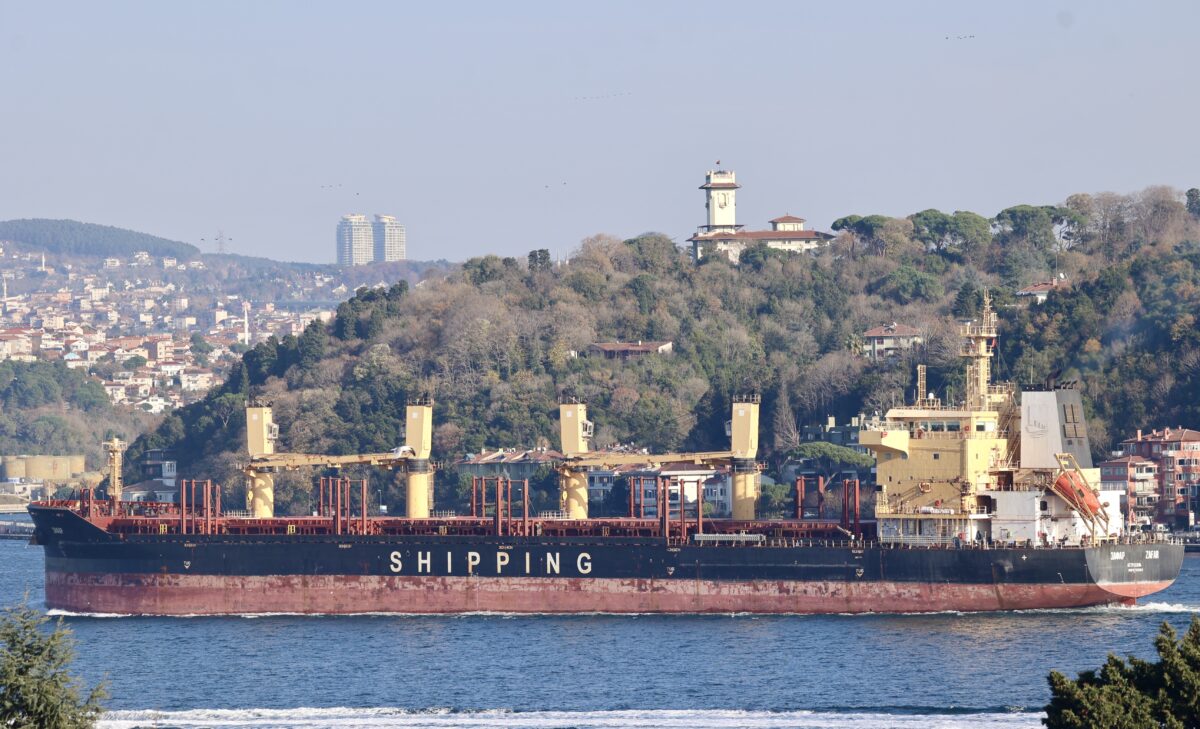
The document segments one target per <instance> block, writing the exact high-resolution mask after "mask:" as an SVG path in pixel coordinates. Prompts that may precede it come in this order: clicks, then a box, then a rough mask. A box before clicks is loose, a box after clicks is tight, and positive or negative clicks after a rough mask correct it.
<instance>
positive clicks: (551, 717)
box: [99, 708, 1041, 729]
mask: <svg viewBox="0 0 1200 729" xmlns="http://www.w3.org/2000/svg"><path fill="white" fill-rule="evenodd" d="M1039 726H1041V714H1034V713H1029V712H1012V713H1001V712H983V713H975V714H908V713H903V714H893V713H881V712H861V713H855V712H846V713H841V712H836V713H835V712H810V711H786V712H768V711H727V710H680V711H676V710H630V711H528V712H513V711H507V710H499V709H498V710H488V711H461V712H460V711H451V710H449V709H430V710H427V711H406V710H404V709H352V708H329V709H315V708H298V709H193V710H190V711H113V712H109V713H107V714H105V715H104V717H103V718H102V719H101V720H100V723H99V727H101V728H102V729H146V728H148V727H172V728H176V727H177V728H178V729H209V728H210V727H213V728H215V727H221V728H222V729H243V728H244V729H305V728H307V727H339V728H340V729H393V728H395V729H450V728H451V727H453V728H454V729H460V728H461V729H496V728H498V727H521V728H523V729H617V728H620V729H735V728H741V727H744V728H745V729H877V728H879V727H895V729H918V728H921V729H925V728H929V729H960V728H962V729H966V728H967V727H970V729H1033V727H1039Z"/></svg>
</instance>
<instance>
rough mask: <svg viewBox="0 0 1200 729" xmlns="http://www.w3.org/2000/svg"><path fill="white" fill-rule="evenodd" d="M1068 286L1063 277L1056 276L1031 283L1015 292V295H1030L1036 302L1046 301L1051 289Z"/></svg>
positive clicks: (1061, 288)
mask: <svg viewBox="0 0 1200 729" xmlns="http://www.w3.org/2000/svg"><path fill="white" fill-rule="evenodd" d="M1067 288H1070V284H1068V283H1067V281H1066V280H1065V279H1060V278H1056V279H1053V280H1051V281H1042V282H1041V283H1035V284H1031V285H1029V286H1026V287H1025V288H1023V289H1021V290H1020V291H1018V292H1017V296H1021V297H1031V298H1033V300H1034V303H1036V304H1043V303H1045V302H1046V297H1048V296H1049V295H1050V292H1051V291H1056V290H1063V289H1067Z"/></svg>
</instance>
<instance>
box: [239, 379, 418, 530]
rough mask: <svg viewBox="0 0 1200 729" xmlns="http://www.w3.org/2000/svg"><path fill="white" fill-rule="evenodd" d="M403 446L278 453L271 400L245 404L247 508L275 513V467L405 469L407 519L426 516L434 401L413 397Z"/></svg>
mask: <svg viewBox="0 0 1200 729" xmlns="http://www.w3.org/2000/svg"><path fill="white" fill-rule="evenodd" d="M406 423H407V426H406V428H405V431H406V432H405V445H404V446H402V447H400V448H397V449H396V450H394V451H389V452H387V453H355V454H350V455H342V456H326V455H314V454H309V453H276V452H275V441H276V439H278V438H279V426H278V425H276V424H275V422H274V416H273V414H272V411H271V406H270V404H269V403H257V404H255V403H252V404H250V405H248V406H247V407H246V450H247V451H248V452H249V456H250V460H249V462H248V463H247V464H246V465H245V466H244V467H243V469H242V470H243V472H244V473H245V474H246V509H247V510H248V511H249V512H250V515H251V516H253V517H254V518H256V519H270V518H272V517H273V516H274V515H275V480H274V477H273V476H272V475H271V474H273V473H275V472H276V471H290V470H295V469H298V468H340V467H342V466H358V465H363V466H380V467H383V468H388V469H394V468H406V469H407V471H408V494H407V506H408V517H409V518H411V519H428V518H429V514H430V507H431V504H432V501H433V498H432V491H431V488H432V475H433V472H432V468H431V467H430V463H429V453H430V445H431V441H432V430H433V428H432V424H433V402H432V401H431V400H429V399H425V398H422V399H417V400H416V401H414V402H413V403H412V404H410V405H408V407H407V412H406Z"/></svg>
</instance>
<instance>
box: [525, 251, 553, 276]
mask: <svg viewBox="0 0 1200 729" xmlns="http://www.w3.org/2000/svg"><path fill="white" fill-rule="evenodd" d="M549 270H550V251H548V250H546V249H545V248H538V249H537V250H534V251H530V252H529V272H530V273H536V272H538V271H549Z"/></svg>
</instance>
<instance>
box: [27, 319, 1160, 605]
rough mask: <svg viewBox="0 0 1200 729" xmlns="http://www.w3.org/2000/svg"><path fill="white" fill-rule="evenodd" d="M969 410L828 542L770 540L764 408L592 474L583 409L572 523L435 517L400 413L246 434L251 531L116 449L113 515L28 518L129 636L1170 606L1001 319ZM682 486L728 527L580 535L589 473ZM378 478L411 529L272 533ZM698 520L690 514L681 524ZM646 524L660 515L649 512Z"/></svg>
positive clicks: (945, 424)
mask: <svg viewBox="0 0 1200 729" xmlns="http://www.w3.org/2000/svg"><path fill="white" fill-rule="evenodd" d="M962 336H963V350H962V356H963V357H964V359H965V360H966V375H967V377H966V382H967V387H966V393H965V397H964V399H963V400H962V401H961V402H955V403H942V402H941V401H940V400H939V399H938V398H936V397H934V396H933V395H932V394H930V393H928V392H926V386H925V371H924V367H918V388H917V396H916V398H915V399H914V402H913V403H912V404H911V405H906V406H904V407H898V408H893V409H892V410H889V411H888V412H887V413H886V414H885V416H884V417H883V418H878V419H875V420H873V421H871V422H870V423H869V424H868V426H867V428H866V429H865V430H863V431H862V432H861V433H860V443H861V445H862V446H864V447H865V448H867V449H869V450H870V451H871V452H873V453H874V454H875V455H876V459H877V467H876V481H877V484H876V486H875V487H874V488H876V489H877V491H876V493H875V510H874V515H873V518H863V515H862V514H861V513H860V496H861V491H860V489H861V487H860V484H859V483H858V481H856V480H843V481H842V483H841V484H840V491H841V498H840V502H841V509H840V511H841V514H840V516H839V518H830V519H826V518H823V517H824V515H823V514H821V513H818V515H817V516H816V517H813V516H811V514H810V513H809V512H807V511H806V510H805V509H804V503H805V496H806V492H808V490H809V487H812V488H813V489H814V491H815V492H817V493H818V494H821V495H824V494H825V493H826V491H827V489H826V484H825V483H824V482H823V480H821V479H816V482H815V483H811V482H808V481H806V480H805V479H804V478H798V479H797V480H796V483H795V513H794V514H793V515H792V518H787V519H760V518H759V517H758V515H757V514H756V507H757V503H758V500H759V499H758V497H759V468H758V465H757V463H756V461H755V457H756V455H757V450H758V413H759V401H758V398H757V397H755V396H747V397H741V398H736V399H735V401H734V403H733V406H732V413H731V419H730V421H729V422H728V423H727V431H728V435H729V437H730V448H729V449H728V450H726V451H715V452H704V453H670V454H645V453H627V452H605V451H594V450H592V449H591V448H590V441H591V424H590V423H589V422H588V421H587V407H586V405H585V404H583V403H578V402H568V403H564V404H562V405H561V406H560V410H559V415H560V437H561V440H562V451H563V457H562V460H561V462H560V463H559V465H558V468H559V473H560V506H561V510H560V511H559V512H555V513H550V514H547V513H542V514H533V513H531V511H530V502H529V484H528V482H525V481H513V480H510V479H507V478H477V479H475V483H474V485H473V488H472V498H471V513H470V514H468V515H462V516H459V515H445V514H438V513H436V512H434V511H433V510H432V508H431V506H432V489H431V484H432V479H431V477H432V469H431V467H430V461H429V456H430V434H431V427H432V402H430V401H428V400H418V401H415V402H411V403H409V404H408V406H407V412H406V417H407V428H406V434H405V445H404V446H401V447H399V448H397V449H396V450H394V451H391V452H387V453H375V454H357V455H341V456H322V455H312V454H298V453H277V452H276V451H275V441H276V439H277V437H278V428H277V426H276V425H275V424H274V422H273V415H272V411H271V408H270V405H269V404H267V403H262V402H257V403H251V404H250V406H249V407H248V408H247V411H246V418H247V450H248V457H247V460H246V462H245V464H244V471H245V474H246V490H247V507H248V508H247V510H246V512H245V513H232V512H227V511H225V510H223V508H222V504H221V496H222V489H220V488H219V487H217V486H215V485H214V484H212V483H211V482H207V481H205V482H200V481H195V480H192V481H184V482H182V484H181V486H180V489H179V501H178V503H146V502H128V501H123V500H122V499H121V489H122V486H121V482H120V473H121V465H122V464H121V458H122V453H123V446H124V444H122V443H120V442H119V441H115V440H114V441H113V442H111V443H109V444H107V445H108V452H109V470H110V484H109V489H108V494H107V495H106V497H105V498H96V497H95V495H94V493H92V492H85V493H81V494H79V495H78V498H75V499H71V500H65V501H49V502H40V503H36V504H32V505H31V506H30V507H29V511H30V514H31V515H32V517H33V521H34V523H35V534H34V538H33V540H34V542H35V543H37V544H40V545H42V546H43V548H44V550H45V568H46V604H47V606H48V607H50V608H55V609H60V610H66V611H72V612H81V613H111V614H130V615H222V614H247V613H298V614H354V613H406V614H408V613H461V612H475V611H483V612H505V613H591V612H600V613H870V612H939V611H963V612H968V611H991V610H1024V609H1035V608H1072V607H1085V606H1093V605H1105V604H1132V603H1134V602H1135V601H1136V600H1137V599H1138V598H1141V597H1144V596H1146V595H1150V594H1153V593H1155V592H1157V591H1160V590H1163V589H1165V588H1166V587H1168V586H1170V585H1171V583H1172V582H1173V581H1174V580H1175V579H1176V577H1177V576H1178V575H1179V571H1180V568H1181V565H1182V560H1183V554H1184V547H1183V545H1182V544H1181V543H1180V542H1178V541H1177V540H1173V539H1171V538H1169V537H1165V536H1161V535H1145V534H1142V533H1140V532H1131V531H1127V530H1126V528H1125V523H1124V519H1123V518H1122V517H1121V511H1120V505H1119V503H1118V502H1117V500H1116V496H1115V495H1113V496H1112V497H1109V495H1108V494H1106V493H1105V492H1102V491H1098V490H1096V489H1095V488H1093V486H1092V484H1094V483H1098V482H1099V478H1098V474H1097V473H1096V469H1094V468H1091V461H1090V449H1089V445H1088V440H1087V432H1086V425H1085V423H1084V419H1083V413H1082V402H1081V399H1080V396H1079V393H1078V391H1077V390H1075V389H1073V388H1071V387H1055V388H1043V389H1040V390H1039V389H1033V388H1026V390H1025V392H1023V393H1017V392H1016V388H1015V387H1014V386H1012V385H1010V384H1007V383H1001V384H993V383H992V381H991V368H990V363H991V357H992V353H993V349H994V346H995V340H996V336H997V331H996V316H995V313H994V312H993V310H992V308H991V305H990V301H985V306H984V310H983V313H982V315H981V318H980V319H979V320H976V321H972V322H969V323H966V324H964V325H963V326H962ZM680 462H683V463H692V464H697V465H706V466H719V467H721V468H725V469H728V470H729V472H730V481H731V487H732V488H731V490H732V513H731V515H730V517H729V518H712V517H709V516H706V514H705V511H706V510H705V508H704V490H703V489H698V490H695V491H694V493H693V494H691V495H689V494H687V493H686V491H685V489H684V488H683V487H682V485H680V484H672V483H671V482H670V481H669V480H667V479H663V478H661V477H660V478H656V479H653V481H654V482H653V484H652V486H653V487H652V488H645V487H644V486H645V484H643V483H641V482H639V483H638V484H637V485H636V486H635V487H633V488H631V489H630V490H629V494H630V496H629V504H628V510H627V513H626V514H625V515H624V516H622V517H618V518H591V517H590V516H589V513H588V492H587V473H588V471H589V469H596V468H613V467H616V466H621V465H623V464H625V465H627V464H644V465H651V466H653V465H656V464H657V465H661V464H664V463H680ZM349 465H369V466H376V467H381V468H388V469H400V470H403V471H405V472H406V473H407V489H406V511H407V513H406V515H405V516H404V517H390V516H378V515H369V514H368V513H367V511H368V509H367V502H368V493H369V492H368V487H367V483H366V482H365V481H351V480H349V479H345V478H340V477H332V478H329V477H323V478H320V479H319V480H318V481H317V483H316V484H315V488H316V490H317V493H316V498H315V499H314V501H315V502H316V503H317V508H316V509H315V510H314V512H313V514H312V515H311V516H279V515H276V514H275V513H274V498H273V495H274V483H273V474H275V473H277V472H278V471H280V470H290V469H300V468H323V469H331V468H339V467H343V466H349ZM689 496H691V497H692V499H691V501H689ZM651 499H652V500H653V503H647V502H648V501H649V500H651Z"/></svg>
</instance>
